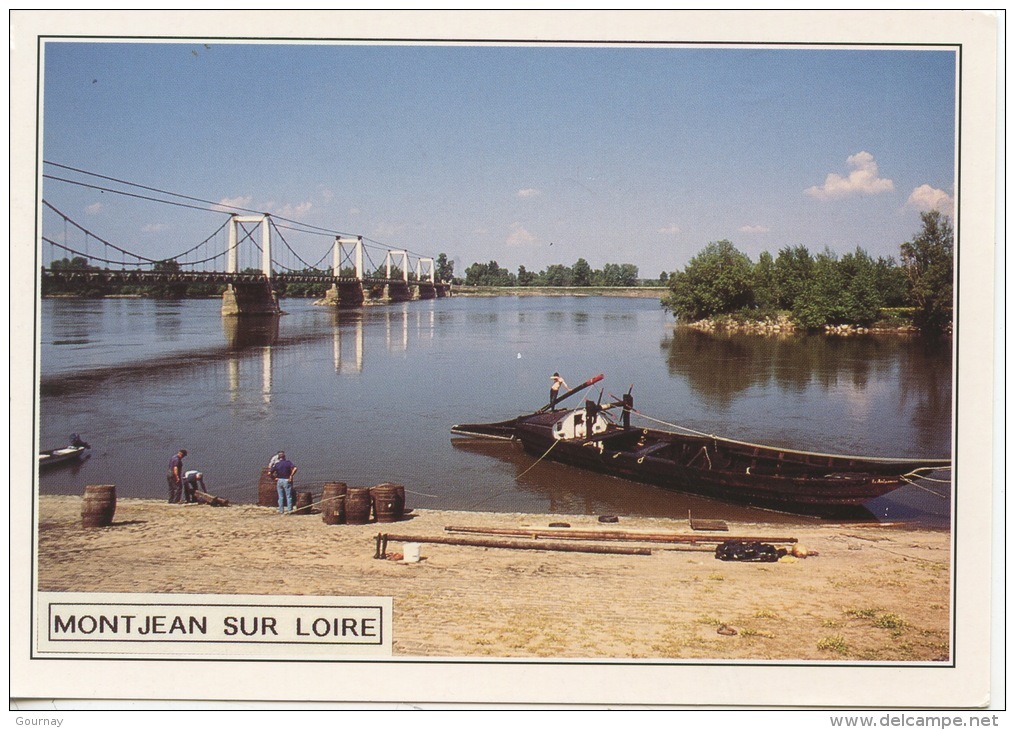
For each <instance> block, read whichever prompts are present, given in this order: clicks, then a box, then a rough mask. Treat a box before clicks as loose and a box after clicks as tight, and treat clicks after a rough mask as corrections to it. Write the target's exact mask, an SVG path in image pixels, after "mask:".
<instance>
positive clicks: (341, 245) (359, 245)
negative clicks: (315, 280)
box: [321, 236, 366, 307]
mask: <svg viewBox="0 0 1015 730" xmlns="http://www.w3.org/2000/svg"><path fill="white" fill-rule="evenodd" d="M346 246H352V261H353V267H354V269H355V276H356V278H355V280H353V281H348V280H343V277H342V262H343V261H344V260H345V249H346ZM331 275H332V276H334V277H335V278H336V279H338V281H337V282H335V283H334V284H332V285H331V289H329V290H328V292H327V293H326V294H325V295H324V299H323V301H322V302H321V303H322V304H325V305H332V306H342V307H346V306H350V307H355V306H359V305H360V304H362V303H363V300H364V299H365V298H366V297H365V296H364V293H363V236H357V237H356V238H346V237H342V236H335V244H334V245H333V246H332V249H331Z"/></svg>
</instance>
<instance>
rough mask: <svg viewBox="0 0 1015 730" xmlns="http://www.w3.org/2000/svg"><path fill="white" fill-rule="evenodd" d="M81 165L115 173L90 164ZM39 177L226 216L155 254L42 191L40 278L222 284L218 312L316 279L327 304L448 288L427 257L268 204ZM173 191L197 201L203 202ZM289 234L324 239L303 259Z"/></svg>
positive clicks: (261, 305)
mask: <svg viewBox="0 0 1015 730" xmlns="http://www.w3.org/2000/svg"><path fill="white" fill-rule="evenodd" d="M48 164H54V163H48ZM56 166H57V167H60V168H65V169H68V170H73V171H75V172H85V171H81V170H74V168H66V167H65V166H62V165H56ZM85 174H88V175H91V176H93V177H98V178H103V179H105V180H110V181H114V180H115V179H114V178H104V176H100V175H96V174H95V173H85ZM44 177H46V178H48V179H53V180H58V181H60V182H66V183H71V184H74V185H82V186H85V187H89V188H93V189H98V190H101V191H102V192H113V193H119V194H121V195H129V196H130V197H134V198H139V197H140V198H144V199H145V200H148V201H154V202H159V203H168V204H171V205H183V206H184V207H188V208H196V209H199V210H206V211H209V212H216V213H219V214H220V215H224V216H225V220H224V221H223V222H222V223H221V225H219V226H218V228H217V229H216V230H214V231H213V232H212V233H211V234H209V235H208V236H207V237H205V238H204V239H203V240H201V241H200V242H198V243H197V244H194V245H191V246H189V247H187V248H185V249H183V250H182V251H179V252H178V253H174V254H171V255H168V256H160V257H158V258H155V257H151V256H145V255H142V254H140V253H135V252H132V251H130V250H129V248H128V246H127V245H119V244H117V243H113V242H111V241H109V240H107V238H105V237H103V236H101V235H99V234H97V233H96V232H95V231H93V230H91V229H89V228H87V227H85V226H84V225H82V224H81V223H79V222H78V221H75V220H74V219H72V218H71V217H70V216H69V215H67V214H65V213H64V212H62V211H61V210H59V209H57V208H56V207H55V206H54V205H52V204H51V203H50V202H49V201H48V200H46V199H45V198H44V199H43V201H42V205H43V213H44V215H43V218H42V220H43V225H42V236H41V240H42V244H43V250H42V260H43V261H49V262H52V263H51V265H50V266H46V265H43V266H42V270H41V276H42V280H43V281H44V282H65V283H73V282H79V283H80V282H101V283H104V284H121V285H122V284H183V283H187V284H189V283H210V284H217V285H224V286H225V290H224V292H223V294H222V314H223V315H224V316H242V315H273V314H279V313H280V311H281V310H280V307H279V301H278V292H279V291H280V290H284V289H285V287H286V285H290V284H312V285H317V288H320V289H322V290H325V291H326V293H325V294H324V296H323V298H322V299H321V302H320V303H321V304H324V305H332V306H350V307H355V306H362V305H363V304H365V303H367V302H395V301H406V300H411V299H432V298H436V297H444V296H450V294H451V286H450V283H448V282H443V281H438V280H437V277H436V270H435V261H434V259H433V258H432V257H429V256H424V255H420V254H415V253H411V252H409V251H408V250H406V249H393V248H388V247H385V246H383V245H380V244H376V243H371V242H367V241H365V240H364V237H363V236H360V235H349V234H342V233H338V232H334V231H328V230H327V229H323V228H318V227H316V226H309V225H307V224H303V223H299V222H297V221H293V220H290V219H288V218H285V217H283V216H276V215H273V214H271V213H258V212H253V211H246V210H243V209H238V210H237V212H233V211H229V210H225V208H227V207H231V206H224V205H223V204H219V203H211V202H210V201H199V199H197V198H190V197H188V196H182V195H179V194H177V193H169V192H167V191H160V190H157V189H155V188H148V187H145V186H140V185H137V184H135V183H126V181H122V180H115V182H117V183H120V184H121V185H120V187H118V188H110V187H107V186H102V185H98V184H96V183H94V182H89V183H84V182H80V181H77V180H68V179H66V178H60V177H57V176H55V175H44ZM124 185H127V186H134V188H140V189H143V190H144V191H151V192H155V193H157V194H159V197H153V196H152V195H149V194H144V195H142V194H139V193H137V192H130V191H127V190H123V189H122V187H123V186H124ZM174 198H175V199H174ZM181 200H186V201H197V202H200V203H204V204H205V205H206V206H210V207H201V206H198V205H195V204H194V203H193V202H181ZM61 229H62V230H61ZM283 231H287V232H288V234H287V233H284V232H283ZM297 234H310V235H313V236H317V237H320V236H326V237H327V238H328V239H329V245H328V246H327V248H326V249H325V250H324V251H323V254H322V255H321V256H320V257H319V258H318V259H317V260H316V262H315V263H308V261H307V260H306V258H304V256H305V252H304V253H300V252H298V251H297V250H296V248H294V246H293V244H292V243H291V242H290V241H289V240H288V238H287V235H288V237H289V238H292V237H295V236H296V235H297ZM318 253H320V247H318ZM381 254H383V260H381V261H377V260H376V259H375V258H374V257H375V256H376V257H377V259H380V256H381Z"/></svg>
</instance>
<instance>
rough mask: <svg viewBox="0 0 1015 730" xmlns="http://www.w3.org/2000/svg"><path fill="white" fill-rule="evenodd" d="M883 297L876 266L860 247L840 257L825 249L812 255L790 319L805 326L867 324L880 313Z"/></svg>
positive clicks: (812, 327) (874, 319) (816, 327)
mask: <svg viewBox="0 0 1015 730" xmlns="http://www.w3.org/2000/svg"><path fill="white" fill-rule="evenodd" d="M883 302H884V299H883V296H882V293H881V292H880V291H879V290H878V287H877V267H876V264H875V262H874V260H873V259H871V257H870V256H869V255H868V254H867V252H866V251H864V250H863V249H861V248H859V247H858V248H857V249H856V250H855V251H853V252H851V253H848V254H846V255H845V256H843V257H842V258H841V259H839V258H838V257H836V255H835V254H834V253H832V252H831V251H830V250H828V249H827V248H826V249H825V250H824V252H822V253H820V254H818V255H817V256H816V257H814V264H813V266H812V269H811V277H810V278H809V279H808V280H807V282H806V284H805V286H804V289H803V291H802V292H801V293H800V295H799V296H797V298H796V302H795V306H794V308H793V319H794V321H796V323H797V324H798V325H800V326H801V327H804V328H806V329H812V330H813V329H819V328H821V327H824V326H825V325H838V324H856V325H861V326H868V325H870V324H872V323H873V322H875V321H876V320H877V319H878V317H879V316H880V314H881V307H882V305H883Z"/></svg>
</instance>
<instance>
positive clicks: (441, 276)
mask: <svg viewBox="0 0 1015 730" xmlns="http://www.w3.org/2000/svg"><path fill="white" fill-rule="evenodd" d="M434 278H435V279H436V280H437V281H438V282H439V283H440V282H449V281H452V280H453V279H454V278H455V262H454V261H448V255H447V254H446V253H440V254H437V263H436V264H435V265H434Z"/></svg>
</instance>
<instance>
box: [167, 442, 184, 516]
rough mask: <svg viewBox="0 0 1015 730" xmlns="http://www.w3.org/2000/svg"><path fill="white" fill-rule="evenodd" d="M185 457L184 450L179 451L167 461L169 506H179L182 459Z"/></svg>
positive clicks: (181, 486) (181, 492)
mask: <svg viewBox="0 0 1015 730" xmlns="http://www.w3.org/2000/svg"><path fill="white" fill-rule="evenodd" d="M186 455H187V450H186V449H180V450H179V451H177V452H176V454H174V455H173V458H172V459H170V460H169V469H168V470H167V471H166V482H167V483H168V484H169V504H179V502H180V498H181V497H182V496H183V457H184V456H186Z"/></svg>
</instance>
